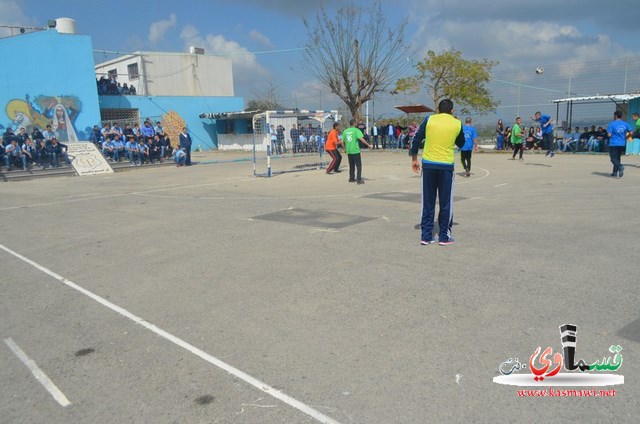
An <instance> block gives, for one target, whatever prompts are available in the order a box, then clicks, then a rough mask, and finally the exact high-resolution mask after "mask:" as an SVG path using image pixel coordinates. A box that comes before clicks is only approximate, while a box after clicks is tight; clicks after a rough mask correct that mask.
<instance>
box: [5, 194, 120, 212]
mask: <svg viewBox="0 0 640 424" xmlns="http://www.w3.org/2000/svg"><path fill="white" fill-rule="evenodd" d="M129 194H131V193H119V194H105V195H104V196H95V197H80V198H76V199H67V200H60V201H57V202H47V203H32V204H30V205H20V206H9V207H7V208H0V212H3V211H10V210H14V209H23V208H36V207H39V206H52V205H62V204H64V203H69V202H80V201H84V200H96V199H108V198H110V197H120V196H128V195H129Z"/></svg>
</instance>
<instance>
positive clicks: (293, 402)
mask: <svg viewBox="0 0 640 424" xmlns="http://www.w3.org/2000/svg"><path fill="white" fill-rule="evenodd" d="M0 249H1V250H4V251H5V252H7V253H9V254H11V255H13V256H15V257H16V258H18V259H20V260H21V261H24V262H26V263H27V264H29V265H31V266H32V267H34V268H36V269H38V270H40V271H42V272H44V273H45V274H47V275H49V276H51V277H53V278H55V279H56V280H58V281H60V282H61V283H63V284H65V285H66V286H68V287H70V288H72V289H74V290H76V291H78V292H80V293H82V294H84V295H85V296H87V297H89V298H91V299H93V300H95V301H96V302H98V303H99V304H101V305H102V306H105V307H107V308H109V309H111V310H112V311H114V312H117V313H119V314H120V315H122V316H123V317H125V318H127V319H129V320H131V321H133V322H134V323H136V324H138V325H140V326H142V327H144V328H146V329H147V330H149V331H151V332H152V333H155V334H157V335H158V336H160V337H162V338H164V339H165V340H168V341H170V342H171V343H173V344H175V345H177V346H180V347H181V348H183V349H185V350H187V351H189V352H191V353H192V354H194V355H196V356H198V357H200V358H202V359H204V360H205V361H207V362H209V363H210V364H212V365H214V366H216V367H218V368H220V369H222V370H224V371H226V372H228V373H229V374H231V375H233V376H234V377H237V378H239V379H241V380H243V381H244V382H246V383H248V384H250V385H252V386H253V387H255V388H257V389H258V390H260V391H262V392H265V393H266V394H268V395H270V396H273V397H274V398H276V399H278V400H280V401H282V402H284V403H286V404H287V405H289V406H292V407H294V408H296V409H297V410H299V411H301V412H303V413H305V414H307V415H308V416H310V417H312V418H314V419H315V420H317V421H318V422H321V423H325V424H340V423H339V422H338V421H336V420H334V419H333V418H331V417H329V416H327V415H324V414H323V413H321V412H320V411H317V410H316V409H314V408H312V407H311V406H309V405H306V404H304V403H302V402H300V401H299V400H297V399H294V398H292V397H291V396H289V395H287V394H286V393H283V392H281V391H280V390H278V389H276V388H274V387H272V386H270V385H268V384H266V383H263V382H262V381H260V380H258V379H257V378H254V377H252V376H250V375H249V374H247V373H245V372H244V371H241V370H239V369H238V368H235V367H233V366H231V365H229V364H227V363H226V362H224V361H222V360H220V359H218V358H216V357H214V356H212V355H210V354H208V353H207V352H205V351H203V350H202V349H199V348H197V347H195V346H193V345H192V344H190V343H188V342H186V341H184V340H182V339H180V338H179V337H176V336H174V335H173V334H171V333H168V332H167V331H165V330H163V329H161V328H159V327H156V326H155V325H154V324H152V323H150V322H148V321H145V320H144V319H142V318H140V317H138V316H137V315H134V314H133V313H131V312H129V311H127V310H126V309H124V308H121V307H120V306H118V305H116V304H114V303H111V302H109V301H108V300H106V299H104V298H102V297H100V296H98V295H97V294H95V293H93V292H90V291H89V290H87V289H85V288H83V287H80V286H79V285H77V284H76V283H74V282H73V281H71V280H67V279H66V278H64V277H62V276H61V275H58V274H56V273H55V272H53V271H51V270H50V269H48V268H46V267H44V266H42V265H40V264H38V263H36V262H34V261H32V260H31V259H29V258H27V257H26V256H22V255H21V254H19V253H17V252H14V251H13V250H11V249H9V248H8V247H6V246H4V245H2V244H0Z"/></svg>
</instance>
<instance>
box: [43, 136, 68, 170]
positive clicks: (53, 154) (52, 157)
mask: <svg viewBox="0 0 640 424" xmlns="http://www.w3.org/2000/svg"><path fill="white" fill-rule="evenodd" d="M47 156H48V158H49V166H50V167H51V168H57V167H59V166H60V159H62V160H63V161H64V163H65V165H66V166H69V165H70V162H69V156H68V155H67V145H66V144H62V143H59V142H58V139H57V138H56V137H53V138H52V139H51V142H50V143H49V148H48V150H47Z"/></svg>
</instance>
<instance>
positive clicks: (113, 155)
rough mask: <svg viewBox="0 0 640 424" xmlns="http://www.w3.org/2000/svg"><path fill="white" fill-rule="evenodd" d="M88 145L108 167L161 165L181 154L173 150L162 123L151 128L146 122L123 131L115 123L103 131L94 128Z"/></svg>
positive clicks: (148, 122) (157, 123) (106, 125)
mask: <svg viewBox="0 0 640 424" xmlns="http://www.w3.org/2000/svg"><path fill="white" fill-rule="evenodd" d="M89 141H91V142H92V143H93V144H95V146H96V147H97V148H98V150H100V152H102V155H103V156H104V157H105V158H106V159H107V160H109V161H110V162H111V163H118V162H122V161H129V163H130V164H131V166H142V165H143V164H151V163H154V162H155V163H160V162H164V160H165V159H167V158H171V157H174V156H175V154H176V152H177V150H180V148H178V149H173V146H172V145H171V139H170V138H169V136H168V135H167V134H166V133H165V131H164V129H163V127H162V125H161V123H160V122H159V121H158V122H156V124H155V125H153V124H152V122H151V119H149V118H147V119H146V120H145V121H144V122H143V124H142V126H140V125H139V124H137V123H136V124H135V125H134V126H133V127H131V125H130V124H125V126H124V128H122V127H120V125H119V124H118V123H117V122H112V123H111V124H109V123H105V124H103V126H102V128H100V127H99V126H98V125H94V127H93V129H92V130H91V134H90V136H89Z"/></svg>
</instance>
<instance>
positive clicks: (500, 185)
mask: <svg viewBox="0 0 640 424" xmlns="http://www.w3.org/2000/svg"><path fill="white" fill-rule="evenodd" d="M507 184H509V183H502V184H498V185H494V186H493V187H495V188H497V187H504V186H506V185H507Z"/></svg>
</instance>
